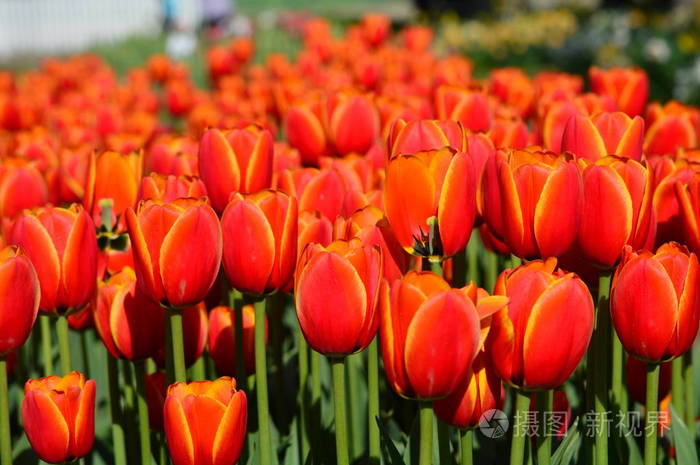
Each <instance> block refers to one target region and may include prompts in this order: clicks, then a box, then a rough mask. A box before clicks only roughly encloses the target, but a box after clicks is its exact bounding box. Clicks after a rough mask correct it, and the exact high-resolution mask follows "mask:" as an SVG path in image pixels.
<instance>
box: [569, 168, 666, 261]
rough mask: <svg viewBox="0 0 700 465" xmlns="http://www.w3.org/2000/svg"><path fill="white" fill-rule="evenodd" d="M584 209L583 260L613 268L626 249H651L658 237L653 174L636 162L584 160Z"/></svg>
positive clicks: (581, 229) (581, 230)
mask: <svg viewBox="0 0 700 465" xmlns="http://www.w3.org/2000/svg"><path fill="white" fill-rule="evenodd" d="M581 165H582V166H583V167H584V168H583V209H582V211H581V223H580V224H579V230H578V244H579V246H580V249H581V252H582V254H583V257H584V258H586V259H588V260H589V261H591V262H592V263H595V264H597V265H599V266H603V267H611V266H613V265H614V264H615V263H616V262H617V261H618V259H619V258H620V253H621V252H622V248H623V247H624V246H625V245H626V244H629V245H631V246H632V247H633V248H643V247H650V246H652V245H653V243H654V237H655V235H656V219H655V217H654V211H653V208H652V195H653V182H652V179H653V177H652V170H651V168H650V167H645V166H644V165H642V164H641V163H639V162H636V161H634V160H630V159H625V158H618V157H615V156H609V157H605V158H601V159H600V160H598V161H596V162H595V163H588V162H585V161H583V160H581Z"/></svg>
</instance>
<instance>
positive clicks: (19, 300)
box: [0, 246, 41, 357]
mask: <svg viewBox="0 0 700 465" xmlns="http://www.w3.org/2000/svg"><path fill="white" fill-rule="evenodd" d="M0 298H1V299H2V303H1V304H0V357H4V356H5V355H7V354H8V353H9V352H11V351H13V350H15V349H18V348H19V347H21V346H22V345H23V344H24V343H25V341H26V340H27V338H28V337H29V332H30V331H31V330H32V327H33V326H34V322H35V321H36V316H37V312H38V310H39V300H40V298H41V295H40V293H39V278H38V277H37V274H36V271H35V270H34V266H33V265H32V262H30V261H29V258H28V257H27V256H26V255H24V254H23V253H22V252H20V250H19V249H18V248H17V247H12V246H10V247H5V248H4V249H2V251H0Z"/></svg>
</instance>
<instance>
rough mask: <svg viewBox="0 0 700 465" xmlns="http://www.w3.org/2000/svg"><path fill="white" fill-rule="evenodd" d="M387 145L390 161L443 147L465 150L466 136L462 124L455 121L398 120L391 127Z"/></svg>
mask: <svg viewBox="0 0 700 465" xmlns="http://www.w3.org/2000/svg"><path fill="white" fill-rule="evenodd" d="M387 144H388V147H389V158H390V159H391V158H394V157H395V156H397V155H403V154H410V153H417V152H424V151H430V150H438V149H441V148H443V147H452V148H453V149H455V150H458V151H460V150H465V149H466V134H465V131H464V127H462V124H461V123H459V122H456V121H438V120H416V121H409V122H406V121H404V120H402V119H398V120H396V122H394V124H393V125H392V126H391V130H390V132H389V137H388V141H387Z"/></svg>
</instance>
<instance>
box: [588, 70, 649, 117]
mask: <svg viewBox="0 0 700 465" xmlns="http://www.w3.org/2000/svg"><path fill="white" fill-rule="evenodd" d="M588 78H589V79H590V82H591V90H593V92H595V93H596V94H600V95H606V96H609V97H612V98H613V100H615V102H616V103H617V106H618V108H619V109H620V110H622V111H623V112H625V113H627V114H628V115H629V116H632V117H634V116H637V115H639V114H641V113H642V111H644V107H645V106H646V104H647V98H648V97H649V78H648V77H647V74H646V72H644V70H642V69H639V68H611V69H608V70H603V69H601V68H598V67H596V66H593V67H591V69H590V70H588Z"/></svg>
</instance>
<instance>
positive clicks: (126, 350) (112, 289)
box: [93, 267, 165, 361]
mask: <svg viewBox="0 0 700 465" xmlns="http://www.w3.org/2000/svg"><path fill="white" fill-rule="evenodd" d="M93 308H94V310H93V311H94V321H95V329H97V334H98V335H99V336H100V338H101V339H102V342H103V343H104V345H105V347H106V348H107V351H108V352H109V353H110V355H112V357H115V358H124V359H126V360H131V361H135V360H144V359H147V358H149V357H152V356H153V355H155V354H156V352H157V351H158V349H160V348H161V346H162V345H163V344H164V342H165V333H164V331H163V328H164V327H165V311H164V310H163V309H162V308H161V307H160V305H158V304H157V303H156V302H153V301H152V300H150V299H149V298H148V297H147V296H146V295H144V294H143V293H142V292H141V290H140V288H138V286H136V274H135V273H134V270H132V269H131V268H129V267H127V268H124V269H123V270H122V271H120V272H119V273H117V274H115V275H112V276H111V277H110V278H109V280H108V281H107V282H105V283H103V284H100V286H99V287H98V291H97V298H96V301H95V304H94V306H93Z"/></svg>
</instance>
